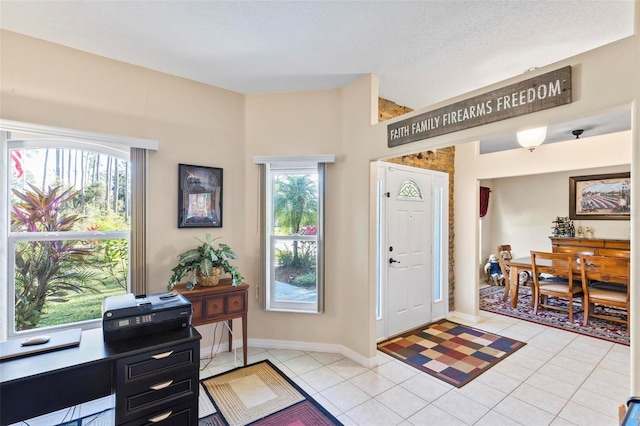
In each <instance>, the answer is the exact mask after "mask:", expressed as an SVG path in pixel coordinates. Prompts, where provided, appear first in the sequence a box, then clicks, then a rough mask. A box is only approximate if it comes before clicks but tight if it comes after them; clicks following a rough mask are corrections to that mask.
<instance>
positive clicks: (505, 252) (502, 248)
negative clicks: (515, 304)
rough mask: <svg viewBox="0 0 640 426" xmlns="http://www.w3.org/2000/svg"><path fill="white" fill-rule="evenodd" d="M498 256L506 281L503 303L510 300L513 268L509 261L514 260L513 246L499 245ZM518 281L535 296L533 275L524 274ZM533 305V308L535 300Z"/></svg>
mask: <svg viewBox="0 0 640 426" xmlns="http://www.w3.org/2000/svg"><path fill="white" fill-rule="evenodd" d="M496 256H497V257H498V263H499V264H500V270H501V271H502V275H503V276H504V281H505V282H504V294H503V295H502V301H503V302H506V301H507V299H508V298H509V288H510V287H509V284H510V282H511V268H510V267H509V261H510V260H511V259H513V255H512V254H511V245H510V244H502V245H499V246H498V248H497V250H496ZM518 280H520V284H521V285H528V286H529V287H531V293H532V294H533V292H534V291H533V281H532V280H531V275H530V274H529V273H528V272H522V273H521V274H520V276H519V277H518ZM531 305H532V306H533V299H532V300H531Z"/></svg>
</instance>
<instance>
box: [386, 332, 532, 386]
mask: <svg viewBox="0 0 640 426" xmlns="http://www.w3.org/2000/svg"><path fill="white" fill-rule="evenodd" d="M524 345H525V343H523V342H519V341H517V340H514V339H510V338H508V337H502V336H498V335H497V334H493V333H488V332H486V331H483V330H478V329H475V328H471V327H467V326H465V325H461V324H456V323H454V322H451V321H447V320H442V321H438V322H436V323H433V324H429V325H425V326H422V327H419V328H416V329H415V330H411V331H409V332H406V333H404V334H402V335H400V336H397V337H393V338H391V339H389V340H386V341H384V342H381V343H379V344H378V349H379V350H381V351H382V352H384V353H386V354H389V355H391V356H393V357H394V358H397V359H399V360H401V361H404V362H405V363H407V364H409V365H411V366H412V367H415V368H417V369H418V370H420V371H423V372H425V373H428V374H430V375H432V376H434V377H437V378H438V379H440V380H443V381H445V382H447V383H449V384H451V385H453V386H456V387H462V386H464V385H465V384H467V383H469V382H470V381H471V380H473V379H475V378H476V377H478V376H479V375H480V374H482V373H484V372H485V371H487V370H488V369H489V368H491V367H492V366H493V365H495V364H496V363H498V362H500V361H502V360H503V359H505V358H506V357H508V356H509V355H511V354H512V353H514V352H515V351H517V350H518V349H520V348H522V347H523V346H524Z"/></svg>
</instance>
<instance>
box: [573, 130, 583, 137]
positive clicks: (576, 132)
mask: <svg viewBox="0 0 640 426" xmlns="http://www.w3.org/2000/svg"><path fill="white" fill-rule="evenodd" d="M582 132H584V130H582V129H576V130H573V131H572V132H571V134H573V136H575V137H576V139H580V135H581V134H582Z"/></svg>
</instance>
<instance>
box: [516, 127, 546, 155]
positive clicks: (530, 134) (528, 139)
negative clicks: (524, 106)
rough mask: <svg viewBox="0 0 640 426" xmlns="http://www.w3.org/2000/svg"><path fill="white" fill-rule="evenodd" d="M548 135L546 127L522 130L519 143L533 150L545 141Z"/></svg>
mask: <svg viewBox="0 0 640 426" xmlns="http://www.w3.org/2000/svg"><path fill="white" fill-rule="evenodd" d="M546 137H547V128H546V127H536V128H535V129H529V130H522V131H520V132H518V143H519V144H520V145H521V146H522V147H523V148H527V149H528V150H529V151H533V150H534V149H536V147H538V146H540V144H542V142H544V138H546Z"/></svg>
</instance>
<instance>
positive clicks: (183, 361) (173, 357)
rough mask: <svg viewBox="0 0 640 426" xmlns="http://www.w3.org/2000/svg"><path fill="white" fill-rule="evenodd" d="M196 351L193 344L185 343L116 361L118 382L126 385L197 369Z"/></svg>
mask: <svg viewBox="0 0 640 426" xmlns="http://www.w3.org/2000/svg"><path fill="white" fill-rule="evenodd" d="M198 353H199V351H198V349H197V347H196V345H194V344H193V343H185V344H182V345H178V346H172V347H168V348H163V349H159V350H155V351H149V352H145V353H143V354H140V355H135V356H131V357H127V358H124V359H122V360H119V361H118V366H117V371H118V382H119V384H120V385H126V384H129V383H132V382H136V381H139V380H145V379H147V378H149V377H153V376H154V375H161V374H163V373H170V372H179V371H185V370H192V369H196V370H197V369H198V363H199V362H200V361H199V359H198Z"/></svg>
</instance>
